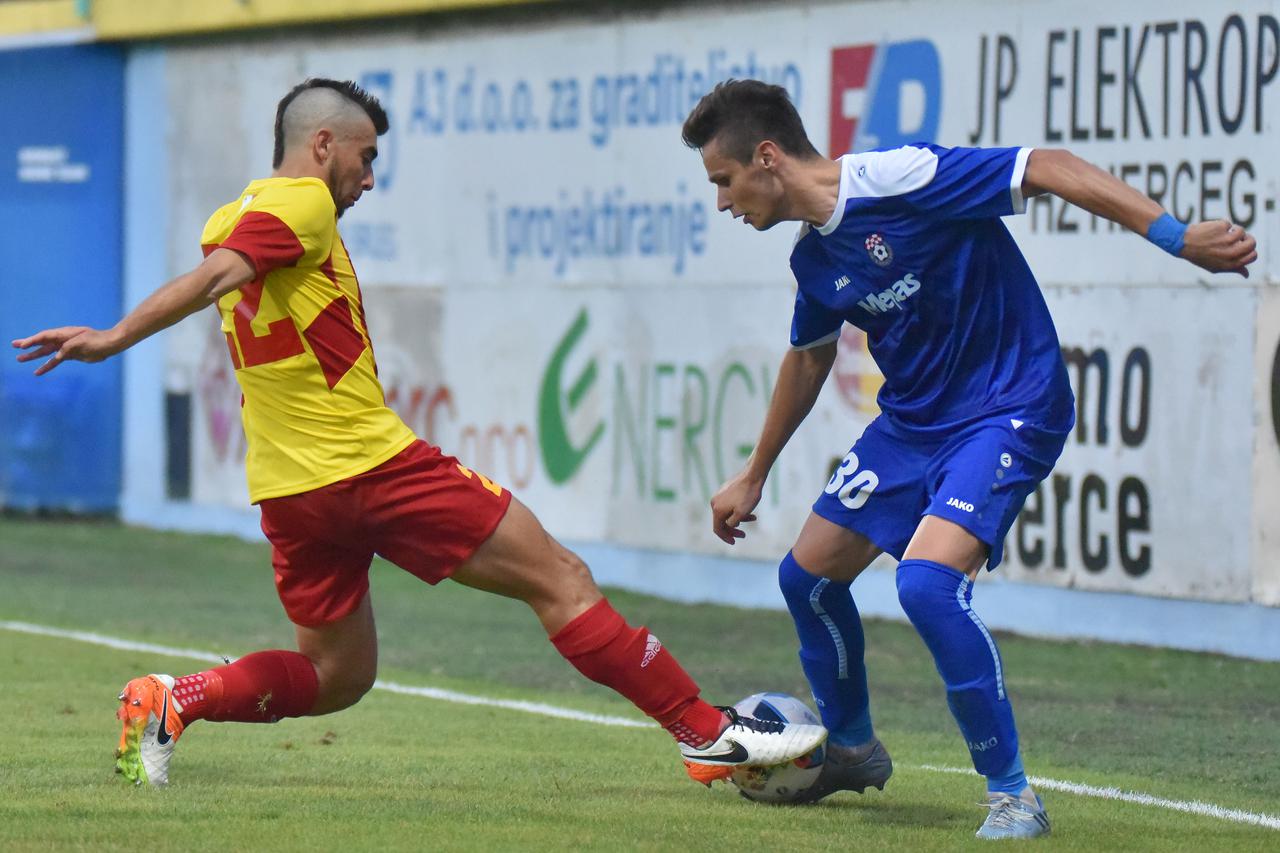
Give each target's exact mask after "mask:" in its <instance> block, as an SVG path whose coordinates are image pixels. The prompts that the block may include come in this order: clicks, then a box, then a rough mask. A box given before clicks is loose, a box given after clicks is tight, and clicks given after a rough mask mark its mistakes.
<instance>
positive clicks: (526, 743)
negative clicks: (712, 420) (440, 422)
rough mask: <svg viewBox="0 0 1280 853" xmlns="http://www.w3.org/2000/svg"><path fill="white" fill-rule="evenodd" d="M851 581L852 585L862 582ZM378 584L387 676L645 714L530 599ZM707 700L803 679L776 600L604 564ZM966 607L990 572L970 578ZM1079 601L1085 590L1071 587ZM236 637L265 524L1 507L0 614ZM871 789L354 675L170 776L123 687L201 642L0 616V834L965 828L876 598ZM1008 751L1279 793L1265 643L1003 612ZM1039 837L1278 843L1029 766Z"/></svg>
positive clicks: (567, 838) (223, 734)
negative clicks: (887, 769)
mask: <svg viewBox="0 0 1280 853" xmlns="http://www.w3.org/2000/svg"><path fill="white" fill-rule="evenodd" d="M856 589H857V588H856V585H855V593H856ZM373 595H374V605H375V610H376V612H377V615H378V623H379V634H380V641H381V644H382V668H381V672H380V676H381V677H382V678H384V679H388V680H393V681H397V682H401V683H404V684H411V685H419V686H430V687H442V688H448V689H452V690H458V691H463V692H466V693H470V694H477V695H484V696H491V697H501V698H509V699H525V700H530V701H535V702H544V703H551V704H556V705H561V706H565V707H570V708H574V709H578V710H582V711H589V712H598V713H605V714H612V715H617V716H627V717H633V718H635V717H637V716H638V715H637V713H636V712H635V711H634V710H633V709H632V708H631V707H630V706H629V705H628V704H627V703H626V702H624V701H622V700H620V699H618V698H616V697H615V696H613V695H612V694H611V693H610V692H609V691H607V690H605V689H603V688H600V687H598V686H596V685H592V684H590V683H587V682H585V681H583V680H582V679H581V678H580V677H579V676H578V675H577V674H576V673H575V672H574V671H573V670H572V669H571V668H570V667H569V666H568V665H567V664H565V663H564V662H563V661H562V660H561V659H560V658H559V657H558V656H557V655H556V654H555V652H554V650H553V649H552V648H551V646H550V644H549V643H547V642H546V640H545V638H544V637H543V636H542V633H541V631H540V629H539V627H538V625H537V623H536V622H535V620H534V619H533V618H532V616H531V615H530V614H529V613H527V612H526V610H525V609H524V607H523V605H520V604H518V603H516V602H509V601H505V600H500V599H494V598H492V597H489V596H484V595H482V594H480V593H475V592H472V591H469V590H465V589H462V588H460V587H457V586H456V585H452V584H443V585H441V586H440V587H437V588H428V587H426V586H425V585H422V584H420V583H419V582H417V581H416V580H414V579H413V578H411V577H408V576H407V575H405V574H403V573H401V572H399V571H398V570H396V569H394V568H393V567H390V566H388V565H386V564H379V565H378V566H376V567H375V570H374V579H373ZM610 597H611V598H612V599H613V601H614V603H615V605H616V606H617V607H618V609H619V610H620V611H622V612H623V613H624V614H625V615H626V616H627V617H628V619H629V620H630V621H632V622H633V624H640V623H643V624H647V625H648V626H650V628H652V629H653V630H654V631H655V633H657V634H658V635H659V636H660V637H661V638H662V640H663V642H664V644H666V645H667V646H668V647H669V648H671V649H672V650H673V651H674V652H675V653H676V654H677V656H679V657H680V659H681V660H682V662H684V664H685V666H686V667H687V668H688V669H689V670H690V671H691V672H692V673H693V674H694V676H695V677H696V678H698V679H699V681H700V682H701V683H702V684H703V686H704V691H705V695H706V696H707V697H708V698H709V699H711V700H712V701H718V702H726V701H733V700H735V699H737V698H739V697H740V696H742V695H745V694H747V693H751V692H755V691H757V690H763V689H773V690H783V691H787V692H790V693H794V694H796V695H800V696H805V695H807V694H806V691H805V688H804V682H803V677H802V675H801V673H800V669H799V666H798V663H797V662H796V658H795V648H794V638H793V636H792V632H791V627H790V620H789V619H788V618H787V617H786V615H785V614H783V613H778V612H767V611H748V610H739V609H734V608H727V607H713V606H696V607H691V606H684V605H677V604H672V603H670V602H664V601H660V600H657V599H653V598H648V597H644V596H637V595H632V594H627V593H623V592H618V591H615V592H612V593H611V596H610ZM975 604H976V607H977V609H978V610H979V612H981V608H982V589H981V585H979V587H978V589H977V591H976V593H975ZM1082 618H1087V614H1082ZM3 620H15V621H24V622H30V623H37V624H41V625H47V626H55V627H60V628H65V629H70V630H80V631H94V632H98V633H101V634H105V635H110V636H115V637H120V638H125V639H129V640H136V641H143V642H151V643H157V644H162V645H167V646H180V647H189V648H194V649H203V650H208V651H210V652H216V653H223V654H227V655H230V656H236V655H240V654H244V653H246V652H249V651H252V650H254V649H258V648H288V647H290V645H291V641H292V631H291V629H290V628H289V626H288V624H287V622H286V620H285V618H284V615H283V612H282V611H281V609H280V606H279V604H278V603H277V602H276V600H275V596H274V592H273V590H272V584H271V570H270V567H269V565H268V562H267V550H266V547H265V546H262V545H253V544H246V543H243V542H239V541H236V540H233V539H226V538H219V537H207V536H185V535H177V534H161V533H155V532H150V531H142V530H134V529H129V528H125V527H120V526H115V525H97V524H84V523H52V522H37V521H32V520H26V519H0V621H3ZM866 632H867V643H868V649H869V651H868V667H869V671H870V679H871V688H872V702H873V705H872V708H873V713H874V715H875V719H876V725H877V730H878V732H879V733H880V735H881V737H882V738H883V739H884V740H885V742H886V744H887V745H888V747H889V749H890V750H891V751H892V753H893V755H894V758H895V762H896V764H897V770H896V772H895V775H894V778H893V780H892V781H891V782H890V783H889V785H888V786H887V788H886V789H885V791H884V792H883V793H880V792H875V791H872V792H869V793H868V794H867V795H865V796H858V795H855V794H839V795H836V796H834V797H832V798H829V799H828V800H827V801H825V802H824V803H822V804H820V805H818V806H814V807H769V806H762V805H758V804H752V803H749V802H746V801H744V800H742V799H740V798H739V797H737V796H736V794H735V793H734V792H733V790H732V789H730V788H728V787H727V786H724V785H717V786H716V787H715V788H714V789H713V790H711V791H708V790H706V789H703V788H701V787H700V786H697V785H695V784H693V783H692V782H689V781H688V780H687V779H685V778H684V775H683V772H682V770H681V768H680V763H679V761H678V759H677V756H676V752H675V749H674V747H673V746H672V745H671V743H670V741H669V739H668V738H667V736H666V735H665V734H664V733H662V732H661V731H659V730H657V729H630V728H612V727H606V726H600V725H595V724H590V723H584V722H576V721H570V720H562V719H553V718H548V717H542V716H536V715H532V714H527V713H520V712H516V711H510V710H504V709H500V708H492V707H478V706H465V705H457V704H451V703H447V702H441V701H436V700H430V699H424V698H420V697H414V696H402V695H393V694H389V693H387V692H383V691H375V692H373V693H370V694H369V695H368V696H367V697H365V699H364V700H363V701H362V702H361V703H360V704H359V705H357V706H356V707H354V708H352V709H350V710H347V711H344V712H341V713H339V714H335V715H331V716H328V717H321V718H309V719H304V720H288V721H285V722H283V723H280V724H277V725H274V726H248V725H234V724H212V723H197V724H195V725H193V726H192V727H191V728H190V729H189V730H188V732H187V733H186V734H185V735H184V736H183V740H182V742H181V744H180V745H179V747H178V751H177V753H176V755H175V758H174V764H173V768H172V778H173V780H174V781H173V784H172V785H171V786H170V788H169V789H167V790H148V789H133V788H130V787H128V786H127V785H125V784H124V783H123V782H122V781H121V780H120V779H119V778H117V777H115V776H114V775H113V774H112V772H111V768H112V760H111V751H112V749H113V747H114V745H115V739H116V737H117V735H118V731H117V728H116V723H115V719H114V716H113V714H114V710H115V694H116V692H118V690H119V688H120V685H121V684H123V683H124V681H125V680H127V679H128V678H130V677H132V676H134V675H136V674H139V673H142V672H147V671H160V672H172V673H175V674H181V673H185V672H189V671H193V670H195V669H199V668H203V664H200V663H199V662H196V661H191V660H184V659H178V658H165V657H161V656H157V655H152V654H146V653H141V652H125V651H116V650H112V649H109V648H104V647H101V646H97V645H92V644H88V643H83V642H78V641H73V640H65V639H54V638H48V637H36V636H31V635H27V634H21V633H16V632H12V631H7V630H0V720H2V723H0V850H5V851H9V850H67V849H83V850H116V849H131V850H137V849H141V848H143V847H145V848H147V849H155V850H170V849H172V850H179V849H180V850H184V851H185V850H193V851H196V850H224V851H225V850H243V849H256V850H308V851H318V850H338V849H342V850H365V849H381V850H426V849H438V850H566V849H575V850H578V849H581V850H597V849H598V850H606V849H607V850H618V849H624V850H676V849H679V850H691V849H770V848H778V849H816V850H827V849H831V850H835V849H841V850H847V849H907V850H953V849H957V848H965V847H970V846H972V847H982V846H983V845H982V843H980V842H977V841H976V840H973V838H972V834H973V832H974V830H975V829H976V828H977V826H978V824H979V823H980V822H981V819H982V816H983V813H982V810H981V809H979V808H977V807H976V806H975V805H974V804H975V803H977V802H978V800H979V799H980V797H981V794H982V785H981V781H980V780H979V779H978V778H977V777H974V776H967V775H958V774H948V773H939V772H936V771H932V770H927V769H924V766H925V765H942V766H949V767H967V766H968V756H967V753H966V752H965V751H964V748H963V745H962V743H961V741H960V738H959V736H958V735H957V734H956V733H955V729H954V725H953V723H952V722H951V719H950V717H949V715H948V713H947V710H946V705H945V702H944V700H943V695H942V689H941V686H940V684H939V683H938V681H937V675H936V673H934V671H933V667H932V663H931V661H930V660H929V658H928V655H927V654H926V652H925V650H924V648H923V646H922V645H921V644H920V642H919V640H918V639H917V638H916V637H915V635H914V633H913V632H912V631H911V629H910V628H909V627H906V626H903V625H898V624H892V623H882V622H868V624H867V626H866ZM1001 647H1002V652H1003V654H1004V657H1005V663H1006V667H1007V670H1008V683H1009V690H1010V695H1011V696H1012V698H1013V701H1014V705H1015V709H1016V710H1017V713H1018V719H1019V726H1020V729H1021V733H1022V741H1023V747H1024V756H1025V759H1026V763H1027V766H1028V769H1029V771H1030V772H1031V773H1033V774H1034V775H1037V776H1044V777H1050V778H1053V779H1060V780H1070V781H1073V782H1080V783H1086V784H1089V785H1095V786H1114V787H1116V788H1120V789H1124V790H1132V791H1141V792H1144V793H1148V794H1152V795H1155V796H1158V797H1164V798H1169V799H1174V800H1198V801H1203V802H1207V803H1213V804H1216V805H1220V806H1224V807H1227V808H1234V809H1242V810H1246V811H1249V812H1254V813H1266V814H1270V815H1275V814H1276V813H1277V812H1280V737H1277V732H1278V731H1280V665H1276V664H1263V663H1255V662H1246V661H1237V660H1231V659H1227V658H1222V657H1216V656H1210V655H1196V654H1187V653H1179V652H1168V651H1158V650H1151V649H1141V648H1129V647H1118V646H1109V645H1102V644H1080V643H1051V642H1044V641H1034V640H1027V639H1022V638H1016V637H1001ZM1045 799H1046V802H1047V804H1048V806H1049V813H1050V816H1051V818H1052V820H1053V822H1054V835H1053V836H1052V837H1051V838H1050V839H1048V840H1046V841H1045V842H1043V843H1045V844H1048V845H1050V846H1052V847H1054V848H1055V849H1059V850H1089V851H1093V850H1106V849H1124V850H1169V851H1173V850H1193V849H1199V850H1274V849H1277V845H1280V833H1278V832H1277V831H1276V830H1271V829H1266V828H1263V827H1257V826H1249V825H1243V824H1240V823H1233V822H1229V821H1225V820H1222V819H1218V818H1213V817H1207V816H1198V815H1188V814H1182V813H1178V812H1174V811H1170V810H1167V809H1162V808H1157V807H1153V806H1145V805H1138V804H1133V803H1124V802H1115V801H1109V800H1104V799H1098V798H1094V797H1084V796H1078V795H1073V794H1067V793H1060V792H1059V793H1055V792H1045Z"/></svg>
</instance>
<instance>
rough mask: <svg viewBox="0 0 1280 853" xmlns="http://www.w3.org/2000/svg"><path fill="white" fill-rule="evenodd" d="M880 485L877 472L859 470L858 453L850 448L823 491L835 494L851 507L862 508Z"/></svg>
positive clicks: (841, 501)
mask: <svg viewBox="0 0 1280 853" xmlns="http://www.w3.org/2000/svg"><path fill="white" fill-rule="evenodd" d="M878 485H880V478H879V477H878V476H876V472H875V471H859V470H858V454H856V453H854V452H853V451H852V450H850V451H849V455H848V456H846V457H845V458H844V459H843V460H842V461H841V462H840V467H839V468H837V469H836V471H835V473H834V474H832V475H831V480H830V482H828V483H827V487H826V488H825V489H823V491H825V492H826V493H827V494H829V495H835V496H836V497H837V498H839V499H840V503H842V504H844V505H845V506H847V507H848V508H849V509H860V508H861V507H862V505H863V504H865V503H866V502H867V498H869V497H871V493H872V492H874V491H875V490H876V486H878Z"/></svg>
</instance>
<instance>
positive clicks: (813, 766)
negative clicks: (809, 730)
mask: <svg viewBox="0 0 1280 853" xmlns="http://www.w3.org/2000/svg"><path fill="white" fill-rule="evenodd" d="M733 707H734V710H736V711H737V712H738V713H739V714H742V715H743V716H745V717H755V718H756V719H758V720H777V721H778V722H782V723H807V724H809V725H814V726H820V725H822V721H821V720H819V719H818V715H817V714H815V713H813V711H810V710H809V706H808V705H806V704H805V703H803V702H801V701H800V700H799V699H797V698H796V697H794V696H788V695H787V694H785V693H753V694H752V695H750V696H748V697H747V698H746V699H743V700H742V701H740V702H738V703H736V704H735V705H734V706H733ZM825 754H826V744H825V743H822V744H818V746H816V747H814V749H813V750H812V751H810V752H809V753H807V754H805V755H802V756H800V757H799V758H797V759H794V760H792V761H787V762H784V763H782V764H771V765H769V766H768V767H738V768H736V769H735V770H734V771H733V775H732V776H730V777H729V781H730V782H732V783H733V784H734V785H735V786H737V788H738V791H739V792H740V793H741V794H742V796H744V797H746V798H747V799H748V800H755V801H756V802H761V803H789V802H791V801H792V800H794V799H795V798H796V797H797V796H798V795H800V794H802V793H803V792H804V791H805V790H806V789H808V787H809V786H810V785H812V784H813V783H814V782H816V781H818V774H819V773H821V772H822V761H823V757H824V756H825Z"/></svg>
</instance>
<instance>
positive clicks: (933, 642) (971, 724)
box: [897, 516, 1049, 839]
mask: <svg viewBox="0 0 1280 853" xmlns="http://www.w3.org/2000/svg"><path fill="white" fill-rule="evenodd" d="M987 550H988V549H987V545H986V544H985V543H984V542H982V541H981V540H979V539H978V538H977V537H976V536H974V535H973V534H972V533H970V532H969V531H968V530H966V529H965V528H963V527H961V526H960V525H959V524H956V523H954V522H952V521H948V520H946V519H943V518H938V517H936V516H925V518H924V519H923V520H922V521H921V522H920V525H919V526H918V527H917V529H916V532H915V535H914V536H912V538H911V542H910V543H909V544H908V545H907V550H906V552H905V553H904V554H903V559H902V562H901V563H899V565H898V577H897V582H898V599H899V601H900V602H901V603H902V609H903V610H904V611H905V612H906V614H907V616H908V617H909V618H910V619H911V624H913V625H914V626H915V627H916V630H917V631H918V632H919V633H920V637H921V638H922V639H923V640H924V642H925V645H926V646H928V648H929V651H930V652H931V653H932V654H933V660H934V663H935V664H936V665H937V667H938V673H939V674H940V675H941V676H942V680H943V682H945V684H946V687H947V704H948V705H950V706H951V713H952V716H954V717H955V719H956V723H958V724H959V726H960V731H961V734H962V735H963V736H964V739H965V742H966V743H967V744H968V746H969V754H970V755H971V756H972V758H973V765H974V768H975V769H976V770H977V771H978V772H979V773H981V774H982V775H983V776H985V777H987V803H986V805H987V808H988V809H989V811H988V814H987V818H986V820H985V822H984V823H983V824H982V827H981V828H980V829H979V830H978V837H979V838H986V839H1003V838H1034V837H1036V836H1040V835H1047V834H1048V833H1049V817H1048V815H1047V814H1046V813H1045V809H1044V803H1043V802H1042V801H1041V800H1040V798H1039V797H1038V796H1037V795H1036V793H1035V791H1033V790H1032V789H1031V786H1030V785H1029V784H1028V783H1027V777H1026V774H1025V772H1024V771H1023V767H1022V756H1021V754H1020V752H1019V750H1018V732H1017V728H1016V726H1015V725H1014V721H1013V708H1012V707H1011V705H1010V703H1009V699H1008V696H1007V695H1006V693H1005V685H1004V668H1003V665H1002V663H1001V661H1000V653H999V651H998V650H997V649H996V643H995V639H994V638H993V637H992V636H991V633H990V632H989V631H988V630H987V628H986V626H985V625H983V624H982V620H981V619H979V618H978V616H977V614H976V613H974V612H973V610H972V609H971V607H970V604H969V602H970V597H971V595H972V589H973V588H972V584H973V581H974V579H975V578H976V577H977V574H978V571H979V570H980V569H981V568H982V565H983V563H985V562H986V560H987Z"/></svg>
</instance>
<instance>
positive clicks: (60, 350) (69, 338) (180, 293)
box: [13, 249, 254, 376]
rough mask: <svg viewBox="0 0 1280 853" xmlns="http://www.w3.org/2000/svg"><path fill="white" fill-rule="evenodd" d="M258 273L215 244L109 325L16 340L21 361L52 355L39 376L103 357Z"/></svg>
mask: <svg viewBox="0 0 1280 853" xmlns="http://www.w3.org/2000/svg"><path fill="white" fill-rule="evenodd" d="M253 279H254V270H253V265H252V264H250V263H249V261H248V260H247V259H246V258H245V257H244V255H241V254H240V253H239V252H234V251H232V250H230V249H215V250H214V251H213V252H212V253H210V255H209V257H207V258H205V259H204V262H203V263H201V264H200V266H198V267H196V268H195V269H193V270H192V271H191V272H188V273H184V274H183V275H180V276H178V277H177V278H175V279H174V280H173V281H170V282H169V283H168V284H166V285H164V286H163V287H161V288H160V289H159V290H157V291H156V292H155V293H152V294H151V295H150V296H148V297H147V298H146V299H144V300H142V302H141V303H139V304H138V307H137V308H134V309H133V310H132V311H130V312H129V313H128V314H127V315H126V316H125V317H124V319H122V320H121V321H120V322H119V323H116V324H115V325H114V326H112V327H111V328H110V329H91V328H89V327H88V326H62V327H60V328H57V329H45V330H44V331H43V332H37V333H35V334H34V335H32V336H30V337H28V338H19V339H18V340H16V341H14V342H13V345H14V347H16V348H17V349H20V350H25V352H22V353H20V354H19V355H18V361H34V360H36V359H39V358H44V357H45V356H50V355H51V356H52V357H51V358H49V360H48V361H46V362H45V363H44V364H42V365H40V366H39V367H37V368H36V374H35V375H36V376H39V375H41V374H43V373H48V372H49V371H50V370H53V369H54V368H55V367H57V366H58V365H59V364H61V363H62V362H64V361H87V362H96V361H102V360H103V359H106V358H110V357H111V356H113V355H115V354H116V353H119V352H123V351H124V350H126V349H128V348H129V347H131V346H133V345H134V344H136V343H137V342H138V341H140V340H142V339H143V338H147V337H150V336H151V335H154V334H155V333H156V332H158V331H160V330H161V329H166V328H168V327H169V326H172V325H173V324H174V323H176V322H178V321H179V320H181V319H182V318H184V317H186V316H187V315H189V314H192V313H194V312H196V311H199V310H200V309H201V308H204V307H206V306H208V305H211V304H213V303H214V302H216V301H217V299H218V298H219V297H220V296H222V295H223V294H225V293H230V292H231V291H233V290H235V289H237V288H240V287H243V286H244V285H246V284H248V283H249V282H251V281H253Z"/></svg>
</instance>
